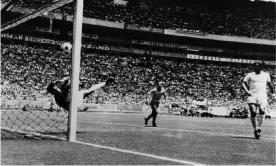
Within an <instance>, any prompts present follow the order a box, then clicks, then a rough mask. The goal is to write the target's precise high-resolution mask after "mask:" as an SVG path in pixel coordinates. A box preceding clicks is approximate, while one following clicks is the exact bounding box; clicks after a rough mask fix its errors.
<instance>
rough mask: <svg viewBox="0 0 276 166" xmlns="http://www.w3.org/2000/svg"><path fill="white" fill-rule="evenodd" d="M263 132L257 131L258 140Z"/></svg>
mask: <svg viewBox="0 0 276 166" xmlns="http://www.w3.org/2000/svg"><path fill="white" fill-rule="evenodd" d="M261 132H262V130H261V129H258V130H257V134H258V138H260V137H261V136H262V134H261Z"/></svg>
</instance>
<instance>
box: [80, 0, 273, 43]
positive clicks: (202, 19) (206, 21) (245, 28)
mask: <svg viewBox="0 0 276 166" xmlns="http://www.w3.org/2000/svg"><path fill="white" fill-rule="evenodd" d="M264 5H265V6H264ZM271 5H272V6H273V4H271ZM261 6H264V7H265V9H266V10H264V8H262V7H261ZM90 9H93V10H90ZM84 10H85V12H84V15H85V16H86V17H91V18H98V19H103V20H109V21H116V22H121V23H127V24H133V25H138V26H146V27H158V28H164V29H179V30H181V29H187V30H193V31H196V30H197V31H201V32H203V33H208V34H219V35H228V36H246V37H250V38H263V39H270V40H273V39H276V37H275V8H273V7H269V6H267V4H265V2H259V3H257V2H255V3H252V4H251V5H249V6H246V7H245V6H229V5H228V6H221V7H217V6H216V7H214V6H201V5H200V4H196V5H189V4H186V5H183V6H176V5H175V4H173V3H171V4H167V5H166V6H165V7H164V6H162V7H161V6H159V5H158V3H157V4H155V5H153V6H150V7H145V5H141V6H140V7H137V6H135V7H134V6H123V5H116V4H110V3H106V2H105V1H101V0H93V1H89V2H87V4H86V5H85V8H84Z"/></svg>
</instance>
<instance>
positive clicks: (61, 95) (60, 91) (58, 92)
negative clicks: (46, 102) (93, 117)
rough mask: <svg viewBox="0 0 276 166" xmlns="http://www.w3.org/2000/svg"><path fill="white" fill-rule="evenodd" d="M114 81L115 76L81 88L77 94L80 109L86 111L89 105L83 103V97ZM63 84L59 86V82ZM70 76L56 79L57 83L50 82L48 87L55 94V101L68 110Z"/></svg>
mask: <svg viewBox="0 0 276 166" xmlns="http://www.w3.org/2000/svg"><path fill="white" fill-rule="evenodd" d="M112 82H114V79H113V78H109V79H108V80H107V81H106V82H101V83H99V84H96V85H93V86H92V87H91V88H89V89H82V90H79V91H78V93H77V94H76V95H77V96H78V97H77V100H78V101H77V103H78V111H86V110H87V109H88V107H87V106H85V103H83V99H85V98H86V97H88V96H89V95H91V94H92V93H93V92H94V91H96V90H98V89H100V88H102V87H104V86H108V85H110V84H111V83H112ZM59 83H60V84H61V86H60V87H58V84H59ZM70 88H71V86H70V77H64V78H63V79H61V80H59V81H56V82H55V83H50V84H49V85H48V87H47V91H48V92H49V93H50V94H52V95H54V98H55V101H56V103H57V105H59V106H60V107H62V108H63V109H65V110H66V111H69V109H70V101H71V96H70Z"/></svg>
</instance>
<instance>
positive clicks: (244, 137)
mask: <svg viewBox="0 0 276 166" xmlns="http://www.w3.org/2000/svg"><path fill="white" fill-rule="evenodd" d="M231 138H238V139H256V138H254V137H249V136H239V137H231Z"/></svg>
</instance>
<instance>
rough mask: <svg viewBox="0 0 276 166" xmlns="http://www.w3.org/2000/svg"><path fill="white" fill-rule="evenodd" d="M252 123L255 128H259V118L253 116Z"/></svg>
mask: <svg viewBox="0 0 276 166" xmlns="http://www.w3.org/2000/svg"><path fill="white" fill-rule="evenodd" d="M251 123H252V126H253V128H254V130H257V118H251Z"/></svg>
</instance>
